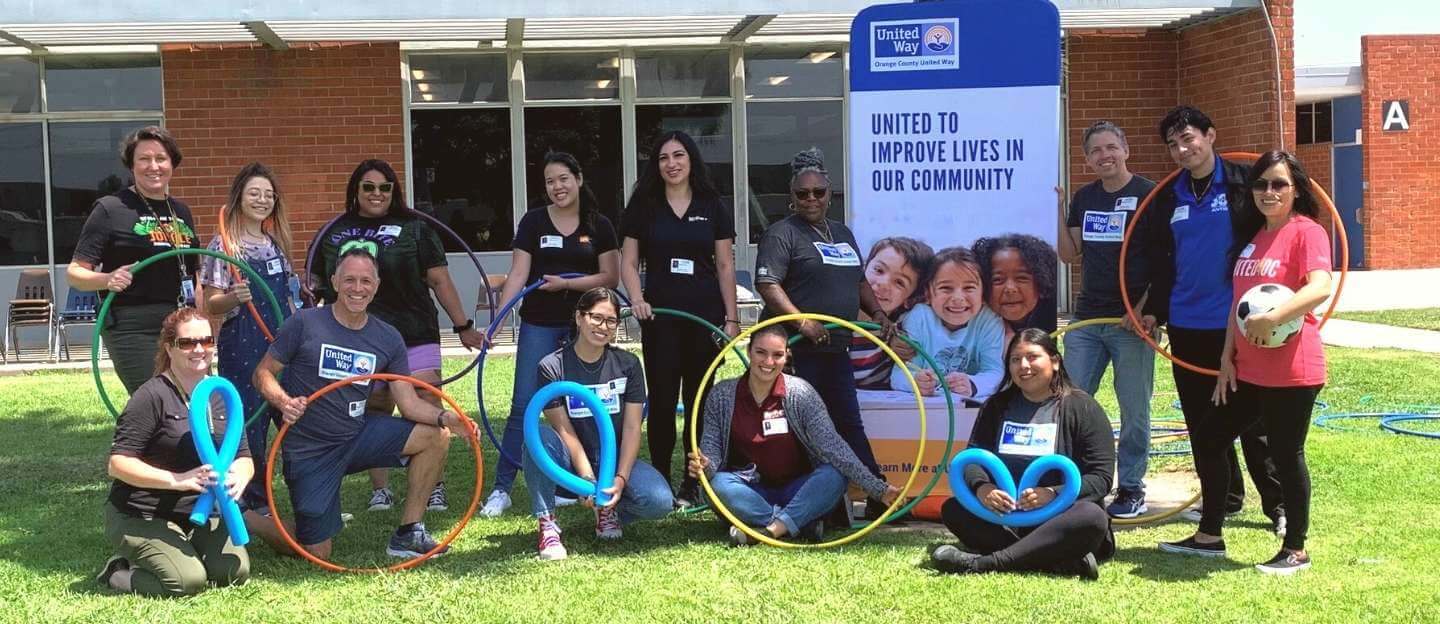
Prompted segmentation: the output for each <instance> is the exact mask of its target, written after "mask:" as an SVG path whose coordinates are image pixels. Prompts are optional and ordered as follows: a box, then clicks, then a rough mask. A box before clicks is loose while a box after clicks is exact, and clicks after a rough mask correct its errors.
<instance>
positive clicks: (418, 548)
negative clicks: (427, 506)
mask: <svg viewBox="0 0 1440 624" xmlns="http://www.w3.org/2000/svg"><path fill="white" fill-rule="evenodd" d="M439 543H440V542H438V541H436V540H435V538H434V537H432V536H431V535H430V532H429V531H426V530H425V525H424V524H423V523H420V522H417V523H415V528H413V529H410V530H408V531H405V532H403V533H401V532H400V531H399V530H396V532H394V533H391V534H390V543H389V544H388V545H387V546H386V547H385V554H387V555H390V556H391V557H410V558H414V557H419V556H421V555H423V554H425V553H427V552H430V550H431V549H433V548H435V546H436V545H437V544H439ZM448 552H450V547H449V546H446V547H444V548H442V549H440V552H437V553H435V556H436V557H439V556H441V555H444V554H445V553H448Z"/></svg>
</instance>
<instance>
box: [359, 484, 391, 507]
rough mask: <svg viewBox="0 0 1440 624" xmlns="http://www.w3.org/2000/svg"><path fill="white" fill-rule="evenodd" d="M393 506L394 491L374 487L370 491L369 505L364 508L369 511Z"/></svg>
mask: <svg viewBox="0 0 1440 624" xmlns="http://www.w3.org/2000/svg"><path fill="white" fill-rule="evenodd" d="M394 506H395V493H394V492H391V491H390V488H388V487H383V488H376V489H374V490H371V491H370V505H369V506H368V507H366V509H368V510H370V511H385V510H387V509H390V508H391V507H394Z"/></svg>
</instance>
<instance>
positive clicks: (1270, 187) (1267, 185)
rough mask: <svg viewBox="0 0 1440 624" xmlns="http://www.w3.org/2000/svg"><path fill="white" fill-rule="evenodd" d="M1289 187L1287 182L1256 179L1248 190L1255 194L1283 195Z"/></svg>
mask: <svg viewBox="0 0 1440 624" xmlns="http://www.w3.org/2000/svg"><path fill="white" fill-rule="evenodd" d="M1291 186H1292V185H1291V184H1290V181H1289V180H1266V179H1265V178H1258V179H1256V180H1255V181H1254V182H1251V183H1250V190H1252V191H1255V192H1256V193H1266V192H1273V193H1284V192H1285V191H1286V190H1288V189H1289V188H1290V187H1291Z"/></svg>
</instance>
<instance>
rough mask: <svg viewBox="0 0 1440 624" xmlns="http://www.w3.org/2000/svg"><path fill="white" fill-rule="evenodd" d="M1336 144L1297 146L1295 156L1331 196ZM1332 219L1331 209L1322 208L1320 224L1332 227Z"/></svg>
mask: <svg viewBox="0 0 1440 624" xmlns="http://www.w3.org/2000/svg"><path fill="white" fill-rule="evenodd" d="M1334 145H1335V144H1334V143H1330V142H1329V141H1326V142H1325V143H1311V144H1309V145H1297V146H1295V157H1296V158H1299V159H1300V164H1302V165H1305V173H1307V174H1309V175H1310V179H1311V180H1313V181H1314V182H1315V183H1317V184H1319V185H1320V188H1323V189H1325V192H1326V193H1327V194H1329V195H1330V196H1331V197H1334V195H1335V182H1334V176H1333V172H1332V171H1331V162H1332V161H1333V160H1334V153H1333V151H1332V150H1333V149H1334ZM1331 221H1333V219H1332V218H1331V216H1330V211H1328V210H1325V209H1324V208H1321V210H1320V225H1323V226H1325V228H1326V229H1330V222H1331ZM1337 262H1338V260H1337Z"/></svg>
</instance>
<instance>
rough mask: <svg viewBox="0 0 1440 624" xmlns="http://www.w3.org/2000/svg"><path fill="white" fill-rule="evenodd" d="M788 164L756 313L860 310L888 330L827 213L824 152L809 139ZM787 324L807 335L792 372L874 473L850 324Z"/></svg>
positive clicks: (853, 254) (764, 243)
mask: <svg viewBox="0 0 1440 624" xmlns="http://www.w3.org/2000/svg"><path fill="white" fill-rule="evenodd" d="M790 170H791V172H792V173H793V175H792V176H791V178H790V198H791V204H790V209H791V211H793V212H794V214H792V215H790V216H789V217H786V218H784V219H782V220H780V221H777V222H775V223H774V224H772V225H771V226H770V227H769V228H767V229H766V230H765V234H764V236H763V237H762V238H761V239H760V245H759V250H758V253H757V255H756V258H755V288H756V290H758V291H759V293H760V297H761V298H762V299H764V300H765V309H764V311H763V312H762V313H761V318H771V317H775V316H780V315H784V314H793V313H796V312H811V313H820V314H828V315H830V316H834V317H838V318H842V319H846V320H851V321H853V320H855V318H856V316H857V315H858V313H859V312H861V311H863V312H865V314H866V315H868V316H869V317H870V318H874V319H878V320H879V323H880V325H881V327H882V328H883V330H882V332H881V333H882V334H885V335H888V334H889V333H890V332H891V330H892V328H893V327H892V326H893V323H892V322H891V321H890V319H889V316H888V315H886V314H885V310H884V308H883V307H881V305H880V302H879V301H878V300H876V298H875V293H874V291H872V290H871V289H870V282H869V281H867V280H866V279H865V268H864V266H863V263H862V259H863V258H864V256H862V255H861V254H860V245H859V244H858V243H856V242H855V235H854V234H853V233H851V232H850V228H848V227H845V224H844V223H841V222H839V221H836V220H834V219H830V218H828V217H827V216H826V214H827V213H828V212H829V210H830V199H831V197H832V195H831V185H830V174H829V172H828V171H827V170H826V169H825V157H824V155H823V154H821V153H820V150H819V149H817V148H813V147H812V148H810V149H808V150H805V151H803V152H800V153H798V154H796V155H795V157H794V158H793V159H792V160H791V161H790ZM790 326H791V327H792V328H793V329H794V330H795V331H797V332H799V333H800V334H802V335H803V336H805V339H804V340H801V341H800V342H797V343H796V344H795V345H794V346H792V347H791V350H792V352H793V354H794V356H793V359H792V362H793V363H794V367H795V374H796V376H798V377H800V378H801V379H804V380H805V381H808V382H810V385H812V386H814V387H815V390H816V391H817V392H819V393H820V398H822V399H823V400H824V401H825V408H826V410H827V411H828V412H829V413H830V418H831V420H833V421H834V423H835V430H836V431H837V432H839V434H840V437H842V438H844V439H845V442H846V443H847V444H849V445H850V449H851V450H853V451H854V452H855V455H856V456H857V457H859V458H860V461H861V462H862V463H864V464H865V467H866V468H869V469H870V472H871V473H872V474H874V475H875V476H877V477H879V476H882V475H881V474H880V466H879V464H878V463H876V461H875V453H874V451H872V450H871V449H870V440H869V438H867V437H866V436H865V424H864V423H863V422H862V421H861V420H860V403H859V401H858V400H857V399H856V396H855V373H854V369H853V367H852V365H851V363H850V354H849V346H850V339H851V336H850V332H849V331H846V330H843V329H836V330H830V331H826V330H825V328H824V326H823V325H822V324H821V323H820V322H818V321H813V320H803V321H799V322H792V323H790ZM878 502H879V501H874V500H871V501H869V504H867V505H866V514H867V515H872V514H874V513H877V512H878V511H883V510H884V509H885V506H884V505H878V504H877V503H878Z"/></svg>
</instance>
